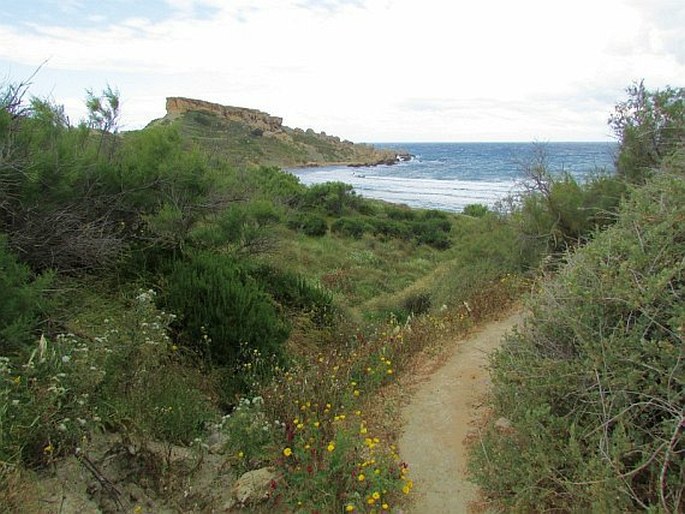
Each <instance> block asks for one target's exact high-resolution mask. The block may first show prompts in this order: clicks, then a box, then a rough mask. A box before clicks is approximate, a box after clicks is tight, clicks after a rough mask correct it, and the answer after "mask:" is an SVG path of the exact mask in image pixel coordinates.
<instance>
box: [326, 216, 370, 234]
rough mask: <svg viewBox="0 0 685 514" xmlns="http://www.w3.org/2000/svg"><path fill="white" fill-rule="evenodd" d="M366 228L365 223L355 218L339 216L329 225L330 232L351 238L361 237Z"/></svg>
mask: <svg viewBox="0 0 685 514" xmlns="http://www.w3.org/2000/svg"><path fill="white" fill-rule="evenodd" d="M366 229H367V225H366V223H364V222H363V221H362V220H360V219H357V218H339V219H337V220H335V221H334V222H333V224H332V225H331V232H333V233H335V234H340V235H341V236H344V237H351V238H353V239H361V238H362V236H363V235H364V232H365V231H366Z"/></svg>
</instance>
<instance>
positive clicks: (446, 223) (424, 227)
mask: <svg viewBox="0 0 685 514" xmlns="http://www.w3.org/2000/svg"><path fill="white" fill-rule="evenodd" d="M427 212H430V211H427ZM411 228H412V232H413V233H414V235H415V238H416V241H417V243H419V244H427V245H428V246H432V247H433V248H436V249H438V250H446V249H447V248H449V247H450V246H451V245H452V241H451V239H450V237H449V233H450V231H451V230H452V223H451V222H450V220H449V219H446V218H443V217H441V216H440V217H438V216H435V215H424V216H423V219H420V220H417V221H414V222H413V223H412V224H411Z"/></svg>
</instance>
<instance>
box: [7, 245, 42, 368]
mask: <svg viewBox="0 0 685 514" xmlns="http://www.w3.org/2000/svg"><path fill="white" fill-rule="evenodd" d="M50 278H51V277H50V275H43V276H41V277H38V278H37V279H36V278H35V277H34V276H33V274H32V273H31V271H30V269H29V268H28V267H27V266H26V265H24V264H22V263H20V262H18V260H17V258H16V256H14V255H13V254H12V253H11V252H10V250H9V249H8V248H7V243H6V240H5V237H4V236H3V235H2V234H0V291H1V293H0V355H9V354H10V353H13V352H16V351H17V350H19V349H21V348H23V347H25V345H26V344H27V343H30V342H31V341H32V339H33V337H34V336H35V333H34V331H35V329H36V325H37V322H38V320H39V317H40V314H41V311H42V310H43V308H45V302H46V299H45V297H44V289H45V288H46V287H47V285H48V283H49V281H50Z"/></svg>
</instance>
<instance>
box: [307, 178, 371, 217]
mask: <svg viewBox="0 0 685 514" xmlns="http://www.w3.org/2000/svg"><path fill="white" fill-rule="evenodd" d="M303 201H304V206H305V207H308V208H318V209H321V210H322V211H323V212H325V213H326V214H328V215H330V216H342V215H343V214H345V213H348V212H352V211H356V210H357V208H358V206H359V205H360V204H361V203H362V200H361V198H359V197H358V196H357V194H356V193H355V192H354V190H353V188H352V186H351V185H350V184H345V183H343V182H326V183H325V184H315V185H313V186H309V188H308V189H307V192H306V193H305V195H304V200H303Z"/></svg>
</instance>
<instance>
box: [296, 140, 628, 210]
mask: <svg viewBox="0 0 685 514" xmlns="http://www.w3.org/2000/svg"><path fill="white" fill-rule="evenodd" d="M375 146H377V147H383V148H392V149H396V150H398V151H400V150H402V151H407V152H409V153H410V154H412V155H413V158H412V159H411V160H410V161H407V162H400V163H398V164H395V165H392V166H373V167H361V168H351V167H347V166H327V167H317V168H293V169H289V170H287V171H289V172H291V173H293V174H294V175H295V176H297V177H298V178H299V179H300V181H301V182H302V183H303V184H306V185H311V184H321V183H325V182H332V181H338V182H345V183H347V184H351V185H352V186H353V187H354V190H355V191H356V192H357V193H358V194H360V195H362V196H364V197H367V198H375V199H380V200H385V201H388V202H393V203H400V204H405V205H409V206H411V207H418V208H428V209H440V210H445V211H453V212H460V211H461V210H462V209H463V208H464V207H465V206H466V205H469V204H474V203H480V204H483V205H487V206H489V207H493V206H494V205H495V204H496V203H497V202H498V201H499V200H502V199H503V198H505V197H507V196H508V195H512V194H516V193H517V192H518V191H520V190H521V189H522V187H523V181H524V180H525V173H524V168H525V167H526V166H527V165H530V163H531V162H533V160H534V158H535V156H536V153H537V152H543V153H544V155H545V159H546V162H547V165H548V169H549V170H550V171H551V172H553V173H556V174H559V173H564V172H567V173H570V174H571V175H572V176H573V177H574V178H576V179H577V180H579V181H583V180H585V179H587V178H588V177H589V176H590V175H592V174H593V173H598V172H609V173H611V172H613V170H614V161H615V157H616V151H617V149H618V146H617V144H616V143H610V142H588V143H578V142H574V143H558V142H554V143H379V144H375Z"/></svg>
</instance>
